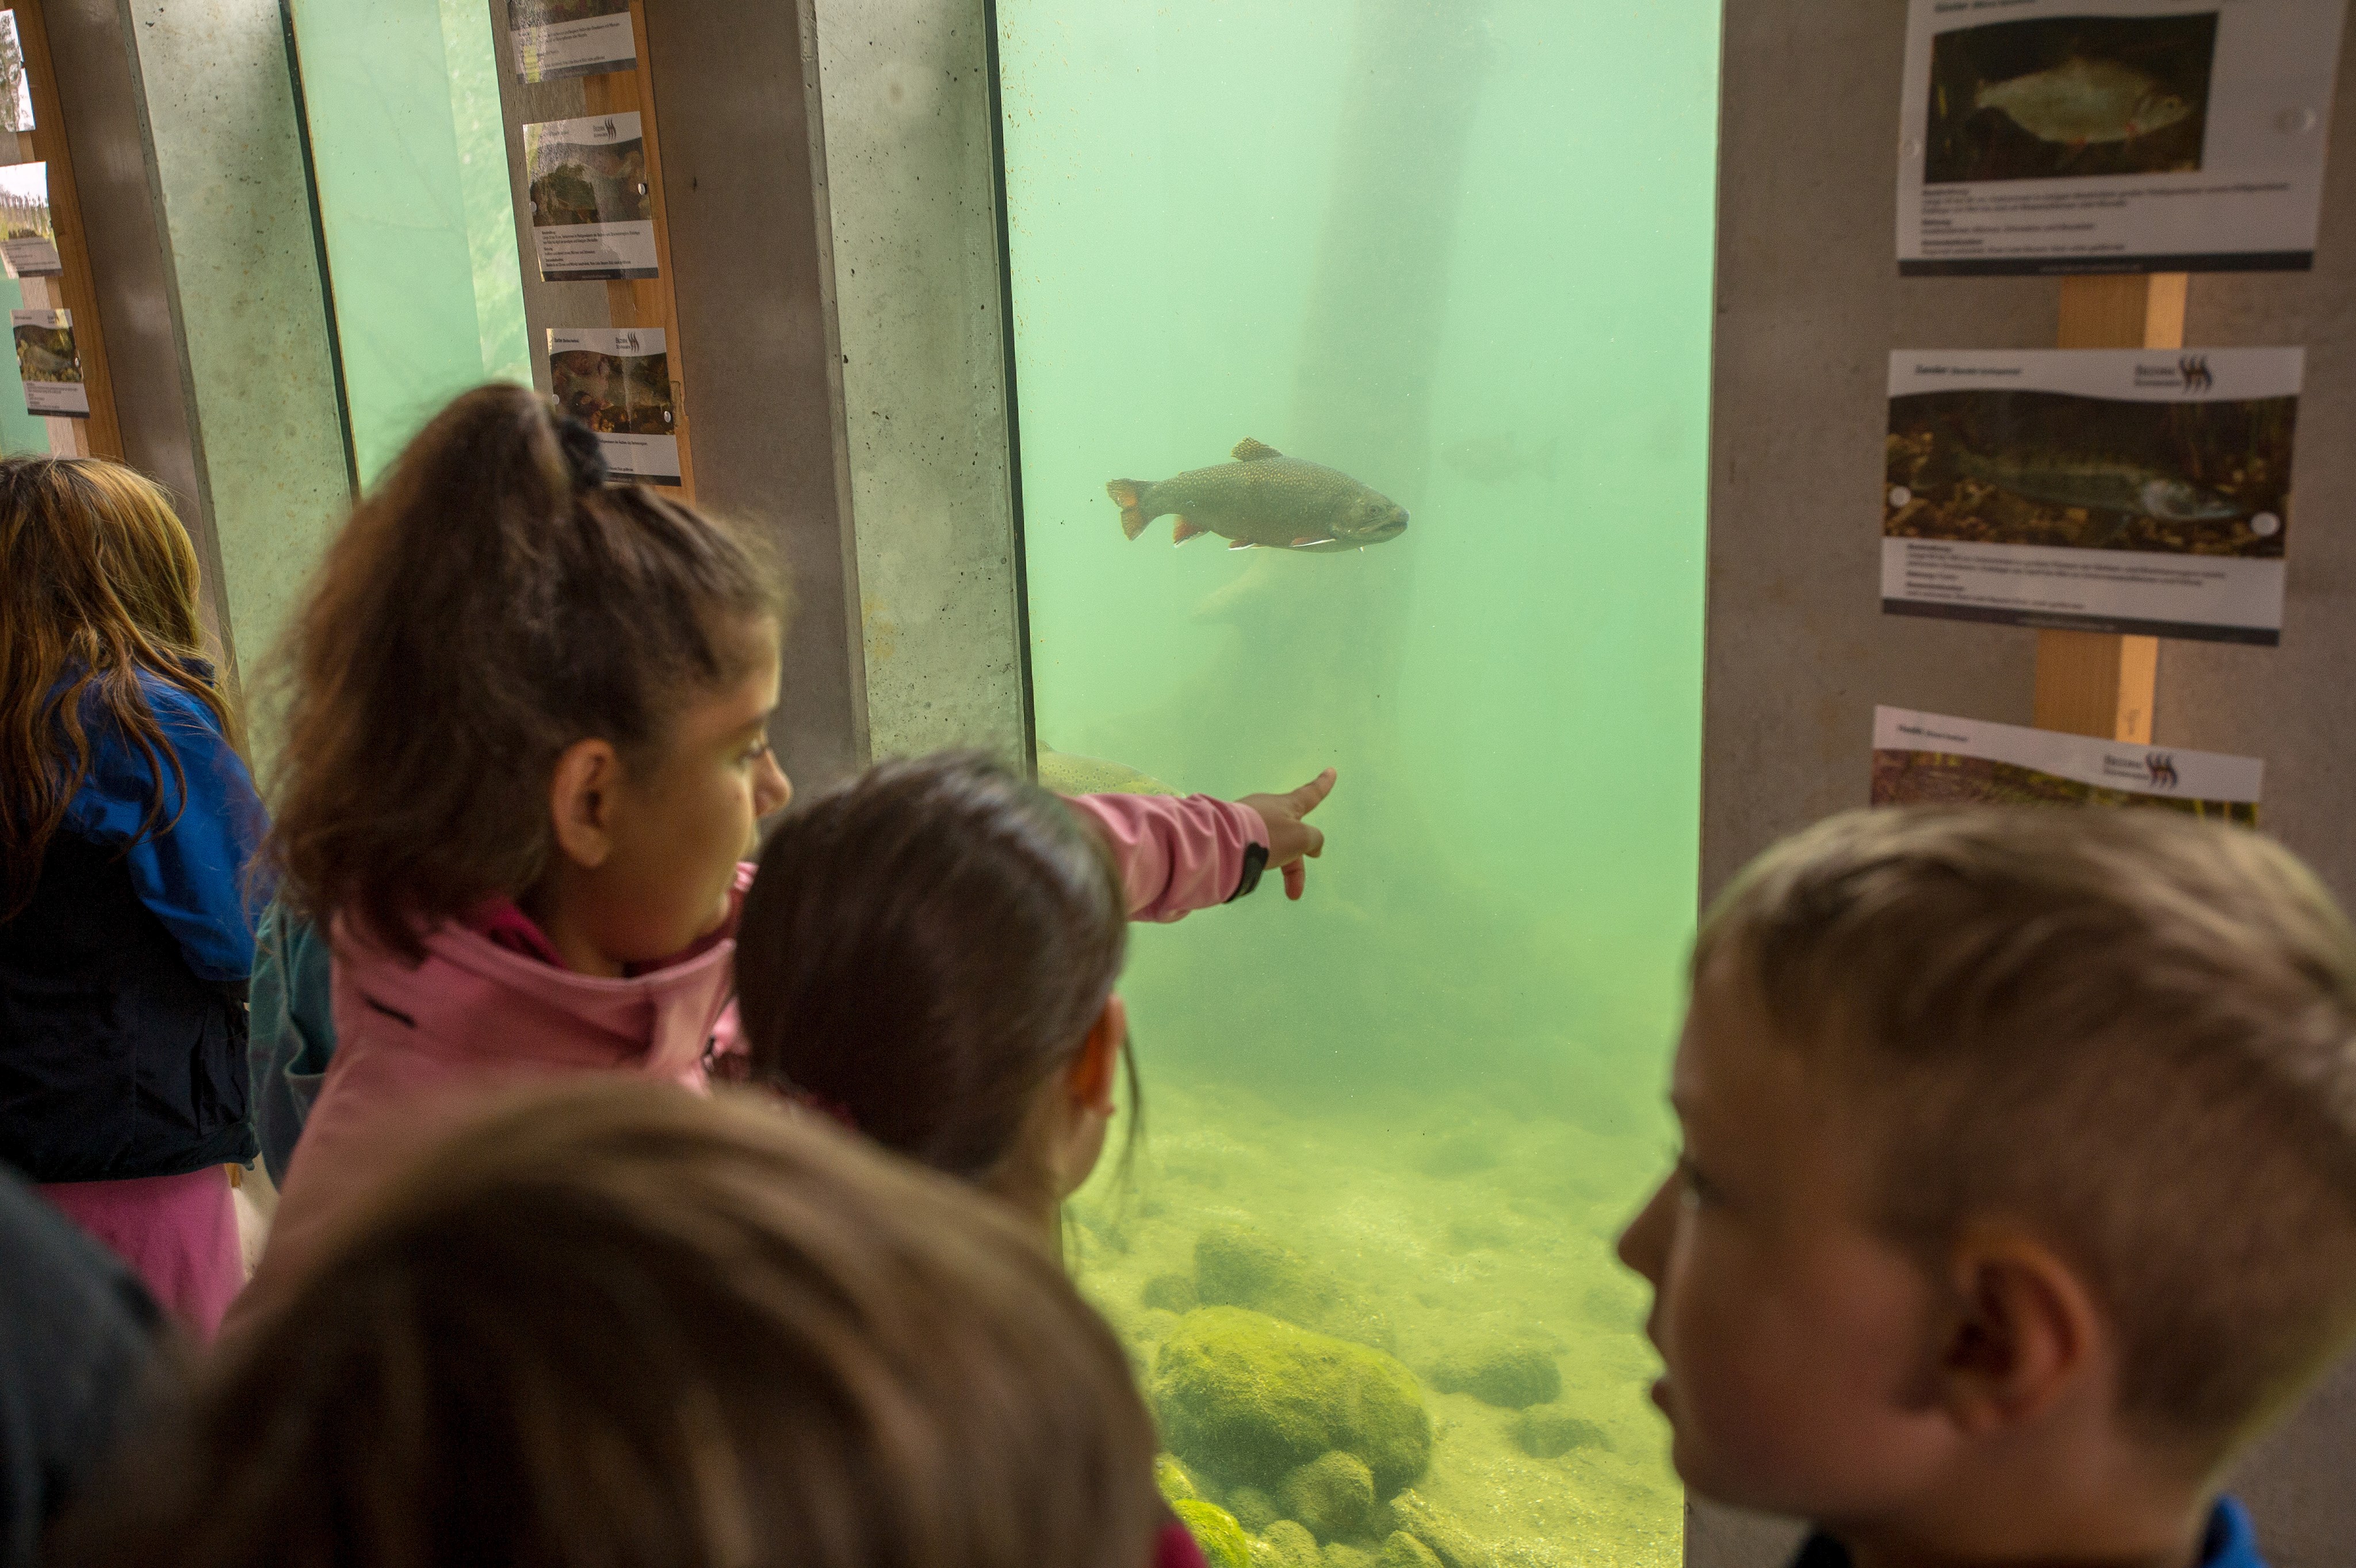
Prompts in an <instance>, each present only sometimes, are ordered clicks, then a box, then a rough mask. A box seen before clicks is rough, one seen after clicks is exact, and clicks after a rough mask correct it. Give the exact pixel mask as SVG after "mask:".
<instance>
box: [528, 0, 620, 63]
mask: <svg viewBox="0 0 2356 1568" xmlns="http://www.w3.org/2000/svg"><path fill="white" fill-rule="evenodd" d="M508 36H509V38H513V39H514V40H515V62H516V80H517V81H556V80H557V79H558V78H560V77H566V76H594V75H595V74H596V73H598V72H599V71H607V70H628V69H629V68H630V67H631V66H634V65H636V64H637V61H638V46H637V39H636V38H634V37H633V36H632V34H631V31H630V0H508Z"/></svg>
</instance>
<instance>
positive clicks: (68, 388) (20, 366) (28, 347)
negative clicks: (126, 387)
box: [8, 310, 90, 419]
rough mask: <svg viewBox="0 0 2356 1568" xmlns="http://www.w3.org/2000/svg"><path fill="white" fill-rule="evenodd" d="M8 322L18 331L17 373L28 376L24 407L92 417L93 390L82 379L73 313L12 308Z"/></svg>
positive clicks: (52, 413)
mask: <svg viewBox="0 0 2356 1568" xmlns="http://www.w3.org/2000/svg"><path fill="white" fill-rule="evenodd" d="M8 323H9V325H10V326H11V327H13V328H16V373H17V374H18V375H20V376H22V377H23V378H24V380H25V411H26V412H27V413H40V414H47V415H49V416H50V417H52V418H58V417H63V418H68V419H87V418H89V417H90V391H89V389H88V388H86V387H84V386H83V385H82V381H81V351H80V349H76V348H75V347H74V331H73V313H72V312H71V311H67V310H12V311H10V312H9V313H8Z"/></svg>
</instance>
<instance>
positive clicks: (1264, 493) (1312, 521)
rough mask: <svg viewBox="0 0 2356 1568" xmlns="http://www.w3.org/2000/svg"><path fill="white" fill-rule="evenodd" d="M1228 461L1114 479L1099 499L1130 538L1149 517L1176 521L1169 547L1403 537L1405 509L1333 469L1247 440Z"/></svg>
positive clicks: (1313, 547)
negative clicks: (1211, 540) (1200, 541)
mask: <svg viewBox="0 0 2356 1568" xmlns="http://www.w3.org/2000/svg"><path fill="white" fill-rule="evenodd" d="M1233 456H1234V457H1235V461H1234V462H1232V463H1221V464H1218V465H1216V466H1215V467H1208V468H1190V469H1188V470H1187V471H1186V472H1185V473H1183V474H1180V475H1178V476H1176V477H1175V478H1168V479H1163V480H1162V481H1160V482H1159V483H1156V482H1154V481H1152V480H1150V479H1115V480H1113V481H1111V482H1110V483H1109V484H1108V485H1106V486H1105V493H1106V494H1108V495H1109V496H1111V497H1112V499H1114V500H1115V501H1116V502H1118V503H1119V506H1120V531H1121V532H1122V533H1124V534H1126V535H1128V536H1129V537H1130V538H1131V539H1135V538H1136V537H1137V536H1138V535H1139V534H1141V533H1142V532H1145V525H1146V524H1147V523H1149V522H1151V521H1153V520H1154V519H1155V518H1157V517H1164V516H1168V515H1171V514H1173V513H1174V514H1176V517H1177V520H1178V521H1177V522H1176V524H1175V525H1174V527H1173V530H1172V533H1171V542H1173V543H1174V544H1183V543H1185V542H1187V541H1188V540H1190V539H1194V538H1196V537H1199V536H1200V535H1202V534H1205V533H1215V534H1218V535H1219V536H1220V537H1221V538H1223V539H1226V541H1227V542H1228V543H1227V548H1228V549H1230V550H1251V549H1269V550H1301V551H1312V552H1318V553H1331V552H1333V551H1339V550H1362V549H1364V548H1365V547H1366V546H1367V545H1369V544H1380V543H1381V542H1383V541H1385V540H1387V539H1397V538H1398V536H1399V535H1400V534H1402V533H1405V532H1407V508H1405V507H1403V506H1401V505H1399V504H1398V502H1397V501H1395V500H1393V499H1390V498H1389V497H1388V496H1386V495H1384V494H1382V493H1381V492H1379V491H1377V490H1376V489H1371V488H1370V487H1368V486H1365V485H1363V484H1360V483H1359V482H1358V481H1357V480H1355V479H1354V478H1350V476H1349V475H1347V474H1344V473H1342V472H1340V471H1339V470H1338V469H1333V468H1328V467H1323V466H1322V465H1319V464H1316V463H1309V462H1304V461H1302V460H1301V458H1299V457H1288V456H1285V455H1284V454H1283V453H1281V452H1280V451H1278V450H1277V449H1276V448H1275V447H1273V446H1266V445H1263V444H1262V443H1260V442H1258V441H1255V440H1253V439H1252V438H1251V437H1250V436H1248V435H1247V436H1246V437H1244V439H1243V440H1242V441H1240V442H1238V443H1237V446H1236V449H1235V452H1234V454H1233Z"/></svg>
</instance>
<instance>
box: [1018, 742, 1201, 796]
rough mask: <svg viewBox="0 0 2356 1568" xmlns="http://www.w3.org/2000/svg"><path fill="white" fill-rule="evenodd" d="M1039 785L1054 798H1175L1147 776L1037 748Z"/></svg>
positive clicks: (1074, 754)
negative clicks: (1066, 796) (1101, 796)
mask: <svg viewBox="0 0 2356 1568" xmlns="http://www.w3.org/2000/svg"><path fill="white" fill-rule="evenodd" d="M1039 782H1040V783H1041V784H1042V785H1044V786H1045V787H1046V788H1047V789H1053V790H1054V791H1055V793H1056V794H1058V795H1175V794H1178V793H1179V791H1178V790H1176V789H1172V788H1171V787H1170V786H1169V785H1167V784H1164V783H1163V782H1162V780H1161V779H1156V778H1155V777H1153V775H1151V773H1145V772H1141V771H1140V770H1139V769H1137V768H1131V767H1130V765H1129V764H1128V763H1126V762H1108V761H1107V760H1106V759H1105V758H1103V757H1082V756H1080V755H1079V754H1078V753H1077V752H1071V751H1056V750H1055V749H1053V748H1052V747H1049V746H1041V747H1040V748H1039Z"/></svg>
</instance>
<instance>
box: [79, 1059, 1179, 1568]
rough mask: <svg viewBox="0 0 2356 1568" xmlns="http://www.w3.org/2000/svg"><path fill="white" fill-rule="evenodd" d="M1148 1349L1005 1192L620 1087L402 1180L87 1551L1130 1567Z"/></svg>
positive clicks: (696, 1567) (1145, 1447)
mask: <svg viewBox="0 0 2356 1568" xmlns="http://www.w3.org/2000/svg"><path fill="white" fill-rule="evenodd" d="M1153 1453H1154V1440H1153V1431H1152V1423H1151V1419H1150V1418H1149V1417H1148V1416H1147V1414H1146V1412H1145V1409H1144V1406H1143V1404H1142V1402H1141V1400H1140V1399H1139V1397H1138V1394H1137V1391H1136V1389H1135V1387H1134V1385H1133V1384H1132V1383H1131V1381H1130V1376H1129V1370H1128V1367H1127V1364H1126V1362H1125V1361H1124V1359H1123V1358H1122V1354H1121V1350H1120V1348H1119V1344H1118V1343H1117V1342H1116V1341H1115V1340H1114V1338H1113V1337H1112V1335H1111V1333H1110V1332H1109V1331H1108V1329H1107V1328H1106V1327H1105V1326H1104V1324H1103V1323H1102V1321H1101V1320H1099V1319H1098V1317H1097V1316H1096V1315H1095V1314H1094V1313H1092V1312H1091V1311H1089V1309H1088V1308H1087V1306H1086V1305H1083V1304H1082V1303H1081V1301H1080V1300H1079V1298H1078V1296H1077V1295H1076V1294H1075V1293H1074V1291H1073V1289H1072V1286H1071V1285H1070V1283H1068V1282H1067V1281H1066V1279H1065V1278H1064V1276H1063V1274H1062V1273H1061V1271H1060V1270H1058V1269H1057V1268H1056V1266H1055V1262H1054V1261H1053V1260H1052V1259H1050V1258H1049V1257H1047V1256H1046V1255H1045V1253H1044V1251H1043V1250H1042V1249H1040V1248H1039V1246H1038V1245H1037V1243H1036V1242H1035V1241H1033V1240H1032V1239H1031V1238H1030V1237H1028V1236H1027V1235H1025V1234H1024V1233H1023V1231H1022V1230H1020V1229H1019V1228H1018V1227H1017V1225H1016V1223H1015V1222H1014V1220H1013V1219H1012V1218H1011V1217H1009V1216H1005V1215H1001V1213H1000V1212H999V1208H998V1206H997V1205H995V1204H993V1203H991V1201H990V1200H989V1199H987V1198H986V1197H982V1196H981V1195H980V1194H977V1193H973V1192H970V1191H969V1190H967V1189H965V1188H963V1187H959V1186H958V1185H957V1184H955V1183H953V1182H950V1181H949V1180H948V1179H947V1178H945V1177H940V1176H933V1175H931V1174H930V1173H928V1172H925V1171H922V1170H920V1169H918V1168H916V1166H914V1165H905V1164H904V1163H902V1162H899V1161H895V1160H892V1159H890V1158H889V1157H888V1156H885V1155H882V1154H879V1153H876V1152H873V1151H872V1150H870V1149H868V1148H866V1147H865V1146H863V1145H862V1144H860V1143H859V1142H858V1141H857V1140H856V1139H853V1138H851V1136H849V1135H848V1134H847V1133H841V1132H837V1131H834V1130H832V1129H831V1128H830V1127H828V1126H826V1125H823V1124H821V1123H820V1122H819V1119H815V1118H811V1119H797V1118H793V1117H791V1116H789V1115H787V1114H786V1113H785V1112H781V1111H780V1110H778V1109H777V1108H776V1106H775V1104H774V1103H773V1102H772V1101H769V1100H768V1099H767V1098H766V1096H763V1097H758V1098H753V1097H751V1091H747V1097H746V1098H739V1099H734V1100H731V1099H728V1098H723V1099H722V1100H720V1101H714V1100H711V1099H706V1098H702V1097H699V1096H696V1095H692V1094H690V1093H688V1092H686V1091H685V1090H676V1089H671V1088H668V1087H655V1086H648V1085H647V1084H644V1083H624V1082H621V1081H618V1080H614V1079H605V1078H602V1077H596V1076H590V1077H586V1078H584V1079H581V1080H575V1081H573V1082H571V1083H568V1084H567V1085H565V1086H563V1087H561V1088H559V1089H556V1090H542V1091H540V1092H537V1093H533V1094H530V1095H528V1096H527V1097H525V1098H523V1099H521V1100H519V1101H514V1102H511V1103H509V1104H508V1105H506V1106H504V1107H503V1108H500V1109H498V1110H496V1111H494V1112H492V1113H491V1114H489V1115H488V1116H487V1117H486V1118H484V1119H482V1120H480V1121H478V1122H476V1123H474V1124H473V1125H472V1126H471V1127H470V1128H469V1129H467V1130H465V1131H462V1132H460V1133H458V1134H457V1135H456V1136H455V1138H453V1139H451V1140H450V1141H449V1142H447V1143H446V1144H443V1145H442V1146H441V1147H440V1148H439V1149H438V1151H435V1152H434V1153H433V1154H432V1155H429V1156H428V1159H427V1161H426V1163H424V1164H423V1165H419V1166H417V1167H415V1168H414V1169H413V1170H412V1172H411V1174H409V1175H408V1176H406V1177H405V1178H402V1179H401V1180H399V1181H397V1182H396V1183H395V1184H394V1186H393V1187H391V1189H390V1190H389V1191H387V1192H386V1193H384V1194H382V1195H380V1197H379V1198H378V1200H377V1201H375V1202H374V1203H373V1204H371V1205H370V1206H369V1208H367V1210H366V1211H365V1212H363V1213H360V1214H358V1215H356V1216H354V1218H353V1219H352V1220H351V1222H350V1223H349V1224H348V1227H347V1229H346V1230H344V1231H343V1232H342V1234H341V1237H340V1240H339V1241H338V1242H337V1245H336V1246H334V1247H333V1248H332V1249H331V1250H330V1251H328V1252H327V1253H326V1254H324V1255H323V1256H322V1258H321V1260H320V1262H319V1263H318V1264H317V1266H316V1268H315V1269H314V1270H313V1271H312V1272H311V1273H309V1274H308V1276H307V1277H306V1278H305V1280H304V1281H303V1283H301V1284H300V1285H299V1286H298V1287H297V1289H296V1290H295V1293H294V1294H291V1295H290V1296H288V1297H286V1298H285V1299H284V1303H283V1305H281V1306H280V1307H279V1308H278V1309H277V1310H276V1311H275V1312H274V1313H273V1315H272V1316H269V1317H268V1318H267V1319H265V1320H263V1321H262V1322H260V1323H258V1324H256V1325H255V1326H253V1327H252V1330H251V1331H250V1332H249V1333H248V1334H247V1335H246V1336H245V1337H243V1338H242V1339H241V1340H240V1341H238V1342H235V1343H233V1344H231V1345H230V1346H229V1347H227V1348H226V1352H225V1355H224V1356H223V1358H222V1359H220V1360H219V1361H217V1362H216V1364H215V1365H214V1366H213V1367H212V1368H211V1369H210V1371H209V1376H208V1377H207V1378H206V1379H205V1380H204V1381H203V1382H202V1384H201V1385H200V1387H199V1388H198V1393H197V1396H196V1399H195V1402H194V1408H193V1411H192V1412H191V1414H190V1416H189V1418H188V1419H187V1421H186V1422H185V1423H183V1427H182V1429H181V1430H179V1431H177V1432H176V1433H174V1434H171V1435H170V1436H169V1437H168V1438H167V1439H166V1441H165V1442H163V1443H162V1444H159V1445H158V1446H157V1447H156V1448H155V1449H154V1450H153V1451H151V1452H150V1453H149V1454H148V1455H146V1456H145V1462H144V1463H143V1464H141V1465H140V1466H138V1467H136V1468H135V1469H134V1472H133V1473H132V1474H131V1475H129V1476H126V1477H120V1478H119V1479H118V1483H117V1484H114V1485H110V1486H105V1487H93V1488H92V1495H93V1496H99V1495H104V1496H107V1497H109V1498H112V1499H113V1502H112V1508H113V1509H114V1510H115V1513H114V1517H112V1519H107V1520H94V1521H91V1522H90V1523H88V1524H86V1525H85V1526H84V1527H83V1531H82V1535H81V1544H80V1545H79V1546H77V1547H75V1548H74V1549H73V1550H71V1551H70V1552H68V1553H67V1554H66V1555H65V1556H64V1557H63V1558H61V1559H60V1561H64V1562H69V1563H85V1564H93V1563H119V1564H123V1565H125V1568H128V1565H129V1564H133V1563H163V1562H169V1563H177V1564H179V1565H181V1568H232V1565H236V1568H330V1565H333V1568H431V1565H433V1564H437V1563H461V1562H466V1563H537V1564H541V1565H543V1568H563V1565H566V1564H581V1565H584V1568H587V1565H593V1564H594V1565H596V1568H633V1565H646V1568H654V1565H657V1564H660V1565H663V1568H701V1565H711V1568H721V1565H723V1564H725V1565H729V1568H769V1565H775V1568H1101V1565H1102V1564H1106V1563H1145V1562H1146V1561H1148V1560H1149V1558H1150V1557H1151V1554H1152V1550H1153V1544H1154V1541H1155V1538H1156V1535H1157V1533H1158V1529H1159V1526H1160V1523H1161V1520H1162V1510H1161V1501H1160V1498H1159V1497H1158V1495H1157V1494H1156V1492H1155V1489H1154V1486H1153V1481H1152V1464H1153Z"/></svg>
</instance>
